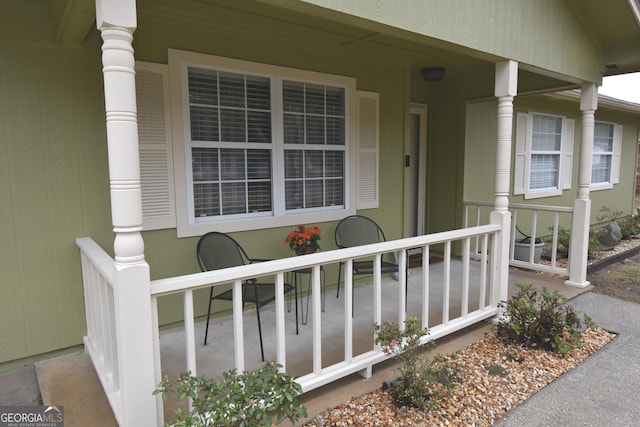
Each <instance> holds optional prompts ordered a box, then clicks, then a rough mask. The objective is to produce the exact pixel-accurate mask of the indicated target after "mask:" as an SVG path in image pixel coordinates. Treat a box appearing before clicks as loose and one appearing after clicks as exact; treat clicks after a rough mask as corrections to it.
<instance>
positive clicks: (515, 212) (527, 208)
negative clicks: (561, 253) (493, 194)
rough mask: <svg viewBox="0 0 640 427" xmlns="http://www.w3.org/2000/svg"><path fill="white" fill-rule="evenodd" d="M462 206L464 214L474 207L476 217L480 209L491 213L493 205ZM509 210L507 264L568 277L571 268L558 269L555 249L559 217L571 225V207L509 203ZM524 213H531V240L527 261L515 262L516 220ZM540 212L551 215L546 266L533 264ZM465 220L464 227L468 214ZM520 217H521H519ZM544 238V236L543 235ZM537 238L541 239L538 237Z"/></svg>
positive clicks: (490, 203) (470, 203)
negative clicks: (551, 222) (509, 229)
mask: <svg viewBox="0 0 640 427" xmlns="http://www.w3.org/2000/svg"><path fill="white" fill-rule="evenodd" d="M463 204H464V206H465V212H466V211H467V210H468V209H470V207H472V206H475V207H476V209H477V211H476V213H477V214H478V217H479V215H480V209H481V208H484V209H486V210H488V211H491V210H492V209H493V203H492V202H482V201H475V200H474V201H464V202H463ZM509 210H510V211H511V215H512V217H511V246H510V247H509V263H510V265H512V266H515V267H522V268H528V269H530V270H536V271H543V272H548V273H553V274H561V275H565V276H569V268H571V266H570V265H569V266H568V267H566V268H565V267H559V266H558V262H557V260H558V258H557V252H558V250H557V248H558V232H559V227H560V215H561V214H562V215H565V217H563V221H564V223H567V224H571V223H572V221H573V207H563V206H542V205H528V204H522V203H511V204H510V205H509ZM521 211H524V212H531V216H532V219H531V221H532V222H531V228H530V231H529V233H530V235H531V238H532V240H531V241H530V242H529V257H528V259H527V260H524V261H523V260H517V259H515V257H514V255H515V244H514V239H516V238H518V236H519V235H520V232H519V231H518V228H517V227H518V220H519V215H520V212H521ZM540 212H551V213H553V216H554V218H553V231H552V233H551V241H552V247H551V262H550V263H549V264H550V265H547V264H546V263H540V262H534V261H535V259H534V257H535V245H536V243H535V239H536V238H538V231H537V230H538V229H539V228H540V224H539V222H540V221H538V217H539V213H540ZM465 215H466V216H465V218H464V219H463V222H464V224H465V226H467V225H468V214H465ZM520 216H522V215H520ZM543 236H544V235H543ZM539 238H543V237H539ZM544 239H545V240H547V238H546V237H544ZM538 250H540V248H538ZM474 253H475V254H476V255H479V254H478V250H477V247H476V249H475V252H474Z"/></svg>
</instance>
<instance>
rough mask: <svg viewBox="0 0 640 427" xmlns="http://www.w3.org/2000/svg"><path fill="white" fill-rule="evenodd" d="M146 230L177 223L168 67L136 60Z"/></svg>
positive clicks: (143, 209) (141, 172)
mask: <svg viewBox="0 0 640 427" xmlns="http://www.w3.org/2000/svg"><path fill="white" fill-rule="evenodd" d="M136 98H137V108H138V142H139V150H140V178H141V181H142V218H143V229H144V230H160V229H164V228H175V227H176V209H175V193H174V186H173V158H172V153H173V151H172V147H171V128H170V125H171V120H170V110H169V108H170V103H169V86H168V67H167V65H163V64H153V63H145V62H137V63H136Z"/></svg>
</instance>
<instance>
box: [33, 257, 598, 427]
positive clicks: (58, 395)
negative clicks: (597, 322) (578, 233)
mask: <svg viewBox="0 0 640 427" xmlns="http://www.w3.org/2000/svg"><path fill="white" fill-rule="evenodd" d="M452 269H453V273H452V276H453V278H454V280H456V282H455V283H458V282H457V280H458V279H460V277H461V272H462V268H461V262H460V261H459V260H454V261H453V262H452ZM477 269H478V266H477V264H475V265H474V266H473V267H472V269H471V270H472V271H473V272H472V276H474V277H477V275H478V273H479V272H478V271H477ZM423 271H424V270H423V266H418V267H412V268H409V272H410V277H409V280H408V283H409V293H408V295H409V298H408V301H409V304H408V310H407V313H408V315H412V316H414V315H418V316H419V311H420V310H419V305H418V302H419V301H420V299H421V295H420V291H419V289H420V283H421V281H422V280H423V277H424V275H423ZM428 274H429V275H430V278H431V282H432V284H433V285H432V287H433V289H432V295H433V298H431V302H430V307H431V310H430V314H429V317H430V319H432V321H431V322H430V324H431V325H434V326H435V325H438V324H439V323H441V321H442V316H443V310H442V302H443V300H442V298H441V297H442V286H439V284H443V283H444V259H442V258H438V257H434V258H433V259H432V263H431V266H430V268H429V273H428ZM521 283H532V284H534V286H536V287H537V288H539V289H540V288H542V287H546V288H547V289H549V290H550V291H552V292H553V291H556V290H558V291H559V292H560V293H562V294H563V295H565V296H567V297H568V298H572V297H574V296H576V295H578V294H580V293H582V292H585V291H586V290H587V289H588V288H577V287H574V286H567V285H565V284H564V280H563V279H562V278H561V277H558V276H554V275H551V274H539V273H535V272H532V271H527V270H523V269H520V268H515V267H512V268H510V270H509V287H508V294H509V295H512V294H513V293H514V292H515V291H516V290H517V287H516V285H517V284H521ZM371 287H372V283H371V281H370V280H367V281H364V282H362V283H361V284H359V285H358V286H356V287H355V291H354V297H355V298H356V300H357V301H358V304H357V306H358V307H357V308H356V312H355V317H354V323H355V326H354V328H355V331H356V333H355V335H356V337H357V338H356V340H355V346H356V348H358V349H361V350H367V349H372V348H373V342H372V339H371V338H372V335H371V330H372V328H371V324H370V322H368V321H367V319H368V318H369V317H368V315H369V314H370V313H368V310H367V306H368V304H369V303H370V302H371V301H370V298H371ZM304 288H305V289H306V283H304ZM455 288H456V289H454V290H453V292H452V295H453V296H454V297H453V298H452V299H451V307H450V308H451V311H452V312H459V311H460V302H461V298H460V297H461V295H460V289H459V287H457V286H456V287H455ZM397 290H398V282H397V281H395V280H393V279H392V278H391V277H390V276H385V277H384V278H383V279H382V295H383V300H385V301H387V300H388V301H389V302H391V303H393V302H394V301H395V302H397V299H398V292H397ZM472 294H473V296H472V298H471V299H473V300H475V299H476V298H477V297H478V296H479V295H478V294H477V293H476V292H473V293H472ZM302 301H303V302H304V303H305V304H306V296H304V298H302ZM305 308H306V307H305ZM343 311H344V292H343V290H342V289H341V295H340V297H339V298H336V294H335V288H332V289H328V290H327V294H326V308H325V311H324V312H322V314H321V319H322V322H321V325H322V329H323V331H325V332H324V333H323V336H326V337H327V340H326V344H325V347H323V360H327V361H331V360H338V359H339V358H341V357H342V355H343V351H344V348H343V347H344V346H343V331H342V326H343V323H342V322H343ZM262 313H263V312H262V310H261V314H262ZM275 316H276V314H275V305H273V304H271V305H269V306H267V307H265V308H264V315H263V325H264V329H263V335H264V339H265V358H266V359H267V360H269V359H272V358H274V357H275V354H276V351H277V350H276V346H275ZM294 316H295V314H294V311H293V308H292V310H291V312H286V311H285V317H286V320H285V321H286V325H285V328H286V332H285V340H286V348H287V361H288V363H287V371H288V372H290V373H291V374H292V375H300V374H302V373H304V372H306V371H307V370H308V367H309V365H310V363H311V359H312V357H311V354H310V353H311V347H312V328H313V318H312V316H313V315H310V317H309V321H308V324H307V325H302V324H300V325H299V326H300V334H299V335H296V334H295V317H294ZM383 316H384V320H390V321H394V317H395V314H394V313H391V312H390V310H387V312H386V313H384V314H383ZM243 323H244V325H245V331H244V340H245V343H246V349H247V358H246V366H245V369H248V370H249V369H253V368H255V367H258V366H260V365H261V364H262V362H261V360H260V352H259V343H258V338H257V330H256V318H255V310H253V309H249V310H247V311H245V312H244V313H243ZM204 327H205V325H204V319H202V318H199V319H196V321H195V322H194V334H195V346H194V347H195V348H194V350H195V354H196V359H197V366H198V373H199V374H202V375H209V376H212V377H215V376H216V375H220V374H221V372H223V370H226V369H230V368H231V367H233V363H234V353H233V351H231V350H229V349H230V348H231V347H230V346H231V345H232V343H233V330H232V329H233V319H232V316H231V314H226V315H220V316H217V317H215V318H214V319H212V322H211V325H210V327H211V328H212V329H210V334H211V335H210V339H209V344H208V345H207V346H204V345H203V343H202V339H203V336H204ZM490 328H491V322H490V319H488V320H487V321H484V322H479V323H478V324H476V325H474V326H471V327H467V328H464V329H462V330H461V331H459V332H458V333H455V334H452V335H450V336H447V337H442V338H440V339H437V340H436V348H435V349H434V352H435V353H442V354H449V353H452V352H455V351H457V350H459V349H462V348H464V347H465V346H466V345H468V344H469V343H471V342H473V341H475V340H477V339H479V338H480V337H481V336H482V335H483V334H484V333H486V332H488V331H489V330H490ZM358 331H361V332H362V335H363V336H362V337H361V336H360V334H359V333H358ZM185 337H186V335H185V330H184V327H183V325H174V326H173V327H168V328H162V329H161V330H160V333H159V349H160V357H161V360H162V374H163V375H169V376H170V377H175V376H177V375H178V374H179V373H180V372H182V371H184V370H185V369H186V366H187V358H186V343H185ZM223 349H226V350H225V351H222V350H223ZM393 375H396V373H395V372H394V368H393V366H392V364H391V362H390V361H384V362H382V363H379V364H378V365H376V366H375V367H374V368H373V370H372V373H371V377H369V378H363V377H362V376H361V375H358V374H352V375H348V376H346V377H344V378H342V379H340V380H337V381H334V382H332V383H331V384H329V385H326V386H322V387H319V388H317V389H315V390H313V391H310V392H307V393H305V394H303V395H302V396H301V402H302V403H303V404H304V405H305V406H306V408H307V410H308V414H309V418H311V417H312V416H313V415H314V414H317V413H319V412H321V411H323V410H325V409H327V408H330V407H333V406H335V405H338V404H340V403H343V402H344V401H346V400H348V399H349V398H350V397H352V396H357V395H361V394H363V393H367V392H369V391H372V390H374V389H376V388H378V387H379V386H380V385H381V383H382V381H386V380H389V379H390V378H393ZM63 379H64V381H63ZM38 381H39V383H40V384H41V388H42V393H43V395H42V398H43V401H56V400H58V401H65V402H78V404H74V406H70V405H69V406H66V407H65V413H66V414H67V421H68V422H69V423H70V425H87V424H86V423H87V422H91V423H96V422H99V424H97V425H99V426H113V425H116V424H117V422H116V418H115V416H113V415H112V409H111V407H110V406H109V401H108V400H107V398H106V396H105V393H104V391H103V389H102V385H101V383H100V380H99V378H98V376H97V375H96V372H95V370H94V368H93V366H92V365H91V361H90V359H89V358H88V356H87V355H80V354H75V355H69V356H65V357H61V358H56V359H50V360H47V361H44V362H40V363H39V365H38ZM71 384H73V386H72V387H69V385H71ZM80 402H81V404H80ZM185 405H186V402H182V404H181V405H179V404H177V402H175V401H171V400H169V401H167V402H165V403H164V409H163V411H164V413H163V415H164V420H165V422H168V421H170V420H171V419H173V411H174V410H175V409H176V408H177V407H179V406H182V407H185ZM96 414H101V415H100V417H99V418H100V419H99V420H97V419H96V417H95V415H96ZM93 425H96V424H93Z"/></svg>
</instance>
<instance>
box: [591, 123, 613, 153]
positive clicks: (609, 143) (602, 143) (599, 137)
mask: <svg viewBox="0 0 640 427" xmlns="http://www.w3.org/2000/svg"><path fill="white" fill-rule="evenodd" d="M612 151H613V124H612V123H600V122H596V124H595V129H594V138H593V152H594V153H611V152H612Z"/></svg>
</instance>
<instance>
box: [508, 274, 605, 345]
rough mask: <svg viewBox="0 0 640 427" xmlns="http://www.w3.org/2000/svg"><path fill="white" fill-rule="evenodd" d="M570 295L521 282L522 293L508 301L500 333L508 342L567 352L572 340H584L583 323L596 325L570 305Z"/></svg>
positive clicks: (577, 341) (519, 287) (575, 343)
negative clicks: (568, 301)
mask: <svg viewBox="0 0 640 427" xmlns="http://www.w3.org/2000/svg"><path fill="white" fill-rule="evenodd" d="M566 303H567V298H566V297H565V296H564V295H562V294H560V293H559V292H557V291H556V292H554V293H550V292H549V291H548V290H547V289H546V288H542V292H539V291H538V290H537V289H536V288H534V287H533V285H531V284H528V285H518V293H517V294H516V295H514V296H513V297H512V298H511V299H510V300H509V301H508V302H506V303H505V302H502V303H501V304H500V307H501V308H502V309H503V310H504V311H503V314H502V316H501V318H500V320H499V322H498V325H497V334H498V337H499V338H500V339H502V340H503V341H506V342H515V343H520V344H524V345H525V346H527V347H531V348H542V349H544V350H556V351H558V352H560V353H561V354H563V355H564V354H566V353H567V352H568V351H569V350H570V349H571V347H570V346H571V344H573V345H579V344H580V332H581V331H582V328H583V325H586V326H588V327H591V328H593V327H594V324H593V321H592V320H591V318H590V317H589V316H587V315H586V314H583V315H582V319H581V314H582V313H581V312H580V311H578V310H574V309H573V307H571V306H570V305H567V304H566Z"/></svg>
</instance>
